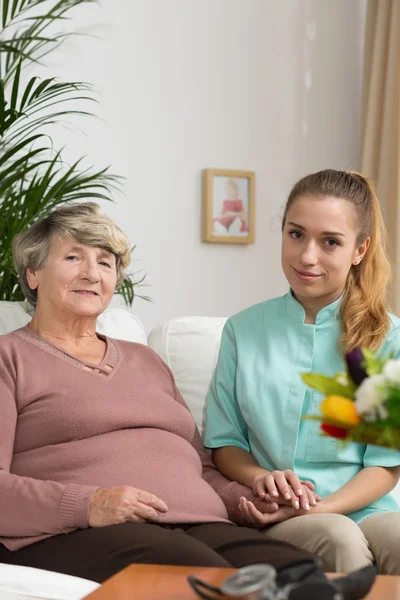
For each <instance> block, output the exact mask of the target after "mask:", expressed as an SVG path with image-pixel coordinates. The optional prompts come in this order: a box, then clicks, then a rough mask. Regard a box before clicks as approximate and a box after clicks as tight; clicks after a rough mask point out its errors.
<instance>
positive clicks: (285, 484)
mask: <svg viewBox="0 0 400 600" xmlns="http://www.w3.org/2000/svg"><path fill="white" fill-rule="evenodd" d="M252 488H253V493H254V494H255V495H256V496H258V498H260V499H261V500H265V501H267V502H268V501H269V502H273V503H276V504H278V505H288V506H292V507H293V508H294V509H296V510H298V509H299V508H302V509H303V510H310V507H315V506H316V505H317V502H319V501H320V500H321V497H320V496H318V494H316V493H315V492H314V485H313V484H312V483H311V481H300V479H299V478H298V477H297V475H296V473H294V472H293V471H291V470H290V469H286V470H285V471H272V472H270V473H268V472H266V474H265V475H257V476H256V477H254V480H253V485H252Z"/></svg>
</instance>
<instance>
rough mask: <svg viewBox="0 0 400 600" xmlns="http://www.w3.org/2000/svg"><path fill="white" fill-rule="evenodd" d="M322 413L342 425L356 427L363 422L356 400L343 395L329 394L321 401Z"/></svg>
mask: <svg viewBox="0 0 400 600" xmlns="http://www.w3.org/2000/svg"><path fill="white" fill-rule="evenodd" d="M320 409H321V413H322V414H323V416H324V417H325V418H327V419H329V420H330V421H334V422H335V423H337V424H338V425H339V426H340V427H344V428H348V429H349V428H350V427H355V426H356V425H358V424H359V423H360V422H361V417H360V415H359V414H358V412H357V410H356V407H355V406H354V402H353V401H352V400H349V399H348V398H344V397H343V396H328V397H327V398H325V400H323V401H322V402H321V407H320Z"/></svg>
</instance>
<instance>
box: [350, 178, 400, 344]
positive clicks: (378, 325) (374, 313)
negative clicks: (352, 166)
mask: <svg viewBox="0 0 400 600" xmlns="http://www.w3.org/2000/svg"><path fill="white" fill-rule="evenodd" d="M350 175H351V176H352V177H354V178H355V179H357V180H358V181H360V182H361V183H362V184H363V185H364V186H365V188H366V190H367V202H368V204H369V207H368V208H369V210H367V211H366V212H365V213H364V215H362V214H360V212H361V208H362V207H361V206H358V211H357V212H358V215H357V216H358V220H359V224H360V225H361V228H360V229H361V231H360V234H359V237H358V243H360V244H361V243H362V242H363V241H365V239H366V238H367V237H370V240H371V241H370V244H369V247H368V249H367V251H366V253H365V255H364V258H363V259H362V260H361V262H360V263H359V264H358V265H353V266H352V267H351V269H350V271H349V274H348V277H347V282H346V286H345V291H344V294H343V299H342V302H341V308H340V316H341V324H342V334H341V337H340V344H341V347H342V349H343V350H344V351H346V352H347V351H349V350H352V349H353V348H356V347H357V346H363V347H365V348H370V349H377V348H379V347H380V346H381V344H382V342H383V341H384V338H385V336H386V334H387V332H388V329H389V318H388V315H387V312H386V310H387V288H388V283H389V281H390V277H391V265H390V262H389V260H388V258H387V254H386V227H385V224H384V221H383V217H382V211H381V208H380V205H379V201H378V198H377V196H376V191H375V187H374V185H373V184H372V182H371V181H370V180H369V179H367V178H365V177H363V176H362V175H360V174H359V173H357V172H354V171H350ZM368 213H369V214H368ZM368 217H369V218H368ZM360 221H361V222H360ZM363 221H364V223H363ZM367 221H369V223H368V222H367ZM363 225H364V226H363ZM368 225H369V226H368Z"/></svg>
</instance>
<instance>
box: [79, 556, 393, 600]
mask: <svg viewBox="0 0 400 600" xmlns="http://www.w3.org/2000/svg"><path fill="white" fill-rule="evenodd" d="M234 572H235V569H211V568H206V567H169V566H164V565H130V566H129V567H127V568H126V569H124V570H123V571H121V572H120V573H118V574H117V575H114V577H111V579H109V580H108V581H106V582H105V583H104V584H103V585H102V586H101V587H100V588H99V589H98V590H97V591H95V592H93V593H92V594H90V595H89V596H87V597H86V600H133V599H134V600H170V599H171V600H198V596H196V594H195V593H194V592H192V590H191V588H190V587H189V584H188V583H187V581H186V578H187V576H188V575H195V576H196V577H199V578H200V579H203V580H204V581H207V582H208V583H212V584H214V585H217V586H219V585H220V584H221V583H222V582H223V580H224V579H225V578H226V577H228V575H230V574H231V573H234ZM366 600H400V577H394V576H390V575H385V576H383V575H380V576H378V577H377V579H376V581H375V584H374V586H373V588H372V590H371V592H370V594H368V596H366Z"/></svg>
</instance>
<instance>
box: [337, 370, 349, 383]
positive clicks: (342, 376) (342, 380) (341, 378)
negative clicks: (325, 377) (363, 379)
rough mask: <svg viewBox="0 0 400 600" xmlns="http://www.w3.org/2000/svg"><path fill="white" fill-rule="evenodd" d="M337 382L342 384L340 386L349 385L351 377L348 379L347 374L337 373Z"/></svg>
mask: <svg viewBox="0 0 400 600" xmlns="http://www.w3.org/2000/svg"><path fill="white" fill-rule="evenodd" d="M335 381H337V382H338V383H340V385H349V377H348V375H347V373H342V372H340V373H336V375H335Z"/></svg>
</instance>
